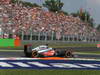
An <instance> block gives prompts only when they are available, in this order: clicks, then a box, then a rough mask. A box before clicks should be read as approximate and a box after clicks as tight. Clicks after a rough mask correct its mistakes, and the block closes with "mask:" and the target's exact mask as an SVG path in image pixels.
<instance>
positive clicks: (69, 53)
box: [65, 51, 74, 58]
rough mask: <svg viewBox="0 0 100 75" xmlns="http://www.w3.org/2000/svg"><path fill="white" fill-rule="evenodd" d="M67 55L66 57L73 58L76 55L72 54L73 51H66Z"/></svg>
mask: <svg viewBox="0 0 100 75" xmlns="http://www.w3.org/2000/svg"><path fill="white" fill-rule="evenodd" d="M65 57H66V58H72V57H74V55H73V54H72V52H71V51H66V52H65Z"/></svg>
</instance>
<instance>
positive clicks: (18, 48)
mask: <svg viewBox="0 0 100 75" xmlns="http://www.w3.org/2000/svg"><path fill="white" fill-rule="evenodd" d="M39 45H43V44H42V43H40V44H39V43H33V44H32V46H33V47H37V46H39ZM49 46H50V47H53V48H64V47H96V44H72V43H70V44H68V43H56V44H55V43H52V44H51V43H50V44H49ZM23 48H24V45H22V46H20V47H14V46H11V47H10V46H8V47H0V49H10V50H14V49H15V50H21V49H23Z"/></svg>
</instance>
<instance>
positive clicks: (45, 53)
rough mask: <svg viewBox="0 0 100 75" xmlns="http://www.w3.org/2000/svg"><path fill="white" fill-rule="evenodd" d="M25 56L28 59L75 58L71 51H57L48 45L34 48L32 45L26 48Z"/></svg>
mask: <svg viewBox="0 0 100 75" xmlns="http://www.w3.org/2000/svg"><path fill="white" fill-rule="evenodd" d="M24 54H25V56H26V57H33V58H37V57H74V55H73V54H72V51H69V50H56V49H53V48H51V47H48V46H47V45H40V46H38V47H36V48H32V45H25V46H24Z"/></svg>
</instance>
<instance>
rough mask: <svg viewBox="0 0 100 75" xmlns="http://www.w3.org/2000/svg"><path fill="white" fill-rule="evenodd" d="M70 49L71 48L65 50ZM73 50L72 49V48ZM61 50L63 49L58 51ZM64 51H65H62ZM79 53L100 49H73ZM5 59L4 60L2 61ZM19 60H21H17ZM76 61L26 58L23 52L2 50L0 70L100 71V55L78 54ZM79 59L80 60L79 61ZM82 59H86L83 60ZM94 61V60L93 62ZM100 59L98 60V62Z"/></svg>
mask: <svg viewBox="0 0 100 75" xmlns="http://www.w3.org/2000/svg"><path fill="white" fill-rule="evenodd" d="M65 49H70V48H65ZM71 49H72V48H71ZM58 50H61V49H58ZM62 50H64V49H62ZM72 50H74V52H77V51H80V50H81V51H83V52H84V51H85V52H86V51H88V52H89V51H97V52H98V51H100V48H73V49H72ZM2 58H3V59H2ZM17 58H19V59H17ZM75 58H76V59H68V58H65V59H61V60H58V59H57V60H52V59H49V60H48V59H47V60H46V59H45V60H44V59H39V58H37V59H33V58H26V57H25V55H24V52H23V50H9V51H7V50H3V49H1V50H0V69H65V70H68V69H71V70H72V69H75V70H76V69H77V70H80V69H81V70H100V55H97V54H77V53H75ZM77 58H78V59H77ZM82 58H84V59H85V58H86V59H85V60H82ZM91 59H94V60H91ZM97 59H98V60H97Z"/></svg>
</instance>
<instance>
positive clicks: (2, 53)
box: [0, 47, 100, 59]
mask: <svg viewBox="0 0 100 75" xmlns="http://www.w3.org/2000/svg"><path fill="white" fill-rule="evenodd" d="M64 49H72V50H74V52H76V51H83V52H84V51H85V52H86V51H87V52H89V51H97V52H98V51H99V52H100V48H95V47H83V48H82V47H73V48H70V47H67V48H64ZM64 49H62V50H64ZM0 50H1V49H0ZM58 50H61V49H58ZM3 57H25V55H24V52H23V50H19V51H14V50H12V51H11V50H10V51H5V50H4V51H3V50H1V51H0V58H3ZM75 57H76V58H96V59H100V55H94V54H77V53H75Z"/></svg>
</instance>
